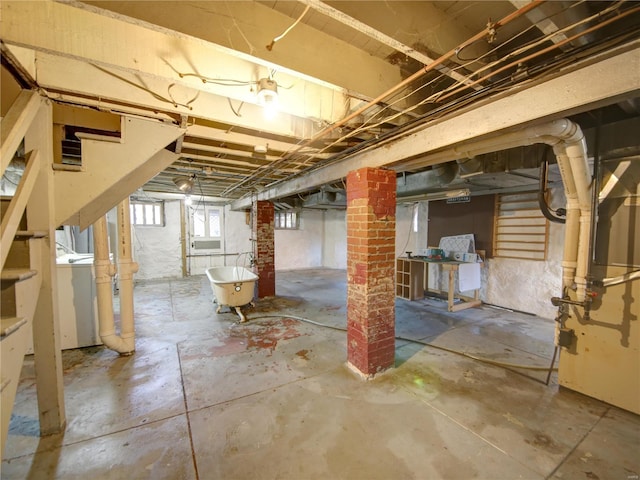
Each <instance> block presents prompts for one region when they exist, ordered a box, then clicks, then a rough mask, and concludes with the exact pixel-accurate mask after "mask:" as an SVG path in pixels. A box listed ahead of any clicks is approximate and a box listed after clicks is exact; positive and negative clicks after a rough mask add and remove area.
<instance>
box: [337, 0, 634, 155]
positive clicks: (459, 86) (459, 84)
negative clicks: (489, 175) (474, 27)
mask: <svg viewBox="0 0 640 480" xmlns="http://www.w3.org/2000/svg"><path fill="white" fill-rule="evenodd" d="M622 3H624V1H623V0H619V1H618V2H616V3H615V4H613V5H611V6H610V7H608V8H605V9H604V10H602V11H601V12H598V13H597V14H594V15H592V16H590V17H587V18H585V19H583V20H580V21H578V22H576V23H574V24H571V25H569V26H567V27H565V28H562V29H560V30H558V31H556V32H552V33H550V34H547V35H543V36H542V37H541V38H539V39H537V40H534V41H530V42H528V43H526V44H525V45H523V46H521V47H519V48H518V49H515V50H513V51H511V52H509V53H507V54H505V55H504V56H503V57H501V58H500V59H499V60H496V61H494V62H491V63H489V64H487V65H485V66H484V67H482V68H480V69H478V70H476V71H475V72H473V73H472V74H470V75H468V76H467V77H465V78H464V79H463V80H461V81H459V82H456V83H454V84H453V85H451V86H450V87H447V88H446V89H443V90H440V91H439V92H437V93H435V94H433V95H431V96H429V97H427V98H426V99H424V100H422V101H421V102H419V103H417V104H415V105H413V106H411V107H409V108H407V109H405V110H403V111H401V112H398V113H397V114H394V115H392V116H390V117H386V118H385V119H383V120H381V121H379V122H378V123H375V124H371V125H370V126H371V127H372V128H375V127H378V126H380V125H382V124H383V123H388V122H390V121H392V120H395V119H396V118H398V117H399V116H401V115H403V114H406V113H407V112H408V111H413V110H415V109H417V108H418V107H420V106H423V105H424V104H426V103H429V102H436V101H438V100H441V99H442V96H443V95H444V94H445V93H448V92H450V91H452V90H455V91H456V92H460V91H461V90H463V89H466V88H469V87H471V86H472V85H473V84H466V83H465V82H467V81H471V79H472V77H473V76H475V75H478V74H479V73H482V72H484V71H486V70H489V69H492V68H493V67H495V66H497V65H499V64H500V63H501V62H503V61H505V60H508V59H509V58H513V57H514V56H517V55H520V54H522V53H524V52H526V51H527V50H530V49H532V48H535V47H537V46H539V45H541V44H542V43H544V42H546V41H548V40H550V39H552V38H553V37H555V36H557V35H559V34H563V33H565V32H567V31H569V30H572V29H574V28H577V27H579V26H580V25H583V24H584V23H587V22H589V21H591V20H593V19H595V18H598V17H601V16H602V15H606V14H607V13H610V12H611V11H614V10H616V9H617V8H618V7H619V6H620V5H621V4H622ZM547 18H549V17H547ZM538 23H539V22H538ZM536 25H537V23H536V24H534V25H532V26H531V27H529V28H527V29H525V30H523V31H521V32H520V33H518V34H516V35H514V36H513V37H512V38H510V39H508V40H507V41H505V42H504V43H502V44H500V45H499V46H497V47H496V48H494V49H492V50H490V51H489V52H487V53H485V54H483V55H481V56H480V57H478V59H482V58H484V57H487V56H489V55H492V54H494V53H496V52H497V51H498V49H499V48H500V49H502V48H504V46H505V45H507V44H508V43H509V42H512V41H514V40H515V39H516V38H518V37H519V36H521V35H524V34H525V33H526V32H528V31H529V30H531V29H533V28H537V27H536ZM584 34H585V33H584V32H581V33H580V34H579V35H580V36H582V35H584ZM575 38H576V37H574V39H575ZM564 43H567V40H565V41H564ZM564 43H563V44H564ZM556 48H557V43H556ZM475 60H477V59H475ZM475 60H474V61H471V62H469V63H467V64H466V65H462V66H460V67H457V68H454V69H452V70H454V71H455V70H458V69H461V68H463V67H466V66H467V65H469V64H470V63H473V62H475ZM519 61H522V60H519ZM512 66H513V64H510V65H509V68H510V67H512ZM495 74H496V71H491V75H490V76H493V75H495ZM488 78H489V76H485V77H483V78H482V79H480V80H477V81H476V82H475V83H474V84H477V83H480V82H481V81H484V80H486V79H488ZM435 80H436V79H434V80H433V81H431V82H428V83H427V84H424V85H422V86H421V87H419V88H417V89H415V90H413V91H411V92H409V93H407V94H406V95H404V96H403V97H401V98H400V99H398V100H397V102H400V101H402V100H405V99H406V98H408V97H409V96H410V95H413V94H415V93H417V92H418V91H419V90H421V89H422V88H424V87H426V86H427V85H430V84H431V83H433V82H434V81H435ZM390 105H392V104H390ZM385 108H386V107H385ZM383 110H384V109H383ZM379 113H380V112H376V114H374V115H372V116H371V117H370V118H368V119H367V120H366V121H365V124H363V125H361V126H360V127H359V128H358V129H355V130H354V131H353V132H350V135H357V134H359V133H361V132H362V131H364V130H365V128H364V127H365V126H366V124H367V123H368V122H371V120H372V119H373V118H375V117H376V116H377V115H378V114H379ZM346 138H348V136H343V137H341V138H339V139H338V140H336V141H335V142H334V144H335V143H337V142H340V141H344V140H346ZM330 146H333V144H331V145H330Z"/></svg>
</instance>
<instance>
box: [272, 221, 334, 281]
mask: <svg viewBox="0 0 640 480" xmlns="http://www.w3.org/2000/svg"><path fill="white" fill-rule="evenodd" d="M324 241H325V231H324V222H323V211H322V210H310V209H307V210H302V212H301V213H300V228H299V229H298V230H276V232H275V263H276V265H275V267H276V270H296V269H302V268H319V267H322V266H323V263H322V252H323V242H324ZM345 243H346V235H345Z"/></svg>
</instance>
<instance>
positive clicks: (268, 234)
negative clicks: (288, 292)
mask: <svg viewBox="0 0 640 480" xmlns="http://www.w3.org/2000/svg"><path fill="white" fill-rule="evenodd" d="M274 213H275V212H274V208H273V203H271V202H265V201H257V202H254V203H253V206H252V215H251V217H252V224H251V232H252V236H253V238H254V239H255V242H253V256H254V260H255V265H254V271H255V273H256V274H257V275H258V276H259V277H260V278H259V279H258V298H263V297H270V296H273V295H275V294H276V271H275V248H274V231H275V230H274Z"/></svg>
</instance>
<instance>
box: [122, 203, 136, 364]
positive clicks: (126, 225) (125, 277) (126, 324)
mask: <svg viewBox="0 0 640 480" xmlns="http://www.w3.org/2000/svg"><path fill="white" fill-rule="evenodd" d="M137 271H138V264H137V263H136V262H134V261H133V258H132V256H131V221H130V214H129V198H128V197H127V198H125V199H124V200H123V201H122V202H120V204H119V205H118V280H119V285H120V336H121V337H122V341H123V342H124V344H125V345H127V346H128V348H129V349H130V350H129V352H127V353H132V352H133V351H134V350H135V342H134V339H135V338H134V337H135V328H134V322H133V274H134V273H136V272H137ZM121 353H125V352H121Z"/></svg>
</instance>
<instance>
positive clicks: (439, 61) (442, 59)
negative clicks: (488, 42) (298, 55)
mask: <svg viewBox="0 0 640 480" xmlns="http://www.w3.org/2000/svg"><path fill="white" fill-rule="evenodd" d="M541 3H542V0H533V1H532V2H530V3H528V4H526V5H525V6H523V7H521V8H519V9H518V10H516V11H515V12H513V13H511V14H509V15H507V16H506V17H504V18H503V19H501V20H499V21H498V22H496V23H495V24H493V27H492V28H494V29H495V28H497V27H500V26H504V25H506V24H508V23H510V22H511V21H513V20H515V19H516V18H518V17H520V16H522V15H524V14H526V13H527V12H529V11H531V10H533V9H534V8H536V7H537V6H538V5H539V4H541ZM487 30H488V29H486V28H485V29H483V30H482V31H481V32H479V33H477V34H476V35H474V36H473V37H471V38H470V39H469V40H467V41H466V42H464V43H463V45H464V44H466V43H469V42H474V41H475V40H476V39H477V38H482V37H483V36H484V35H485V34H486V33H487ZM454 54H455V50H451V51H449V52H447V53H445V54H444V55H442V56H440V57H439V58H438V59H436V60H434V61H433V62H432V63H430V64H429V65H426V66H424V67H422V68H421V69H419V70H418V71H417V72H415V73H414V74H413V75H410V76H409V77H407V78H405V79H404V80H402V81H401V82H400V83H398V84H396V85H395V86H393V87H391V88H390V89H388V90H387V91H385V92H383V93H381V94H380V95H378V97H376V98H374V99H372V100H370V101H369V102H367V104H366V105H364V106H363V107H360V108H358V109H356V110H355V111H354V112H351V113H350V114H349V115H347V116H346V117H345V118H343V119H342V120H340V121H338V122H335V123H333V124H331V125H329V126H328V127H326V128H324V129H323V130H321V131H320V132H318V133H316V134H315V135H313V136H312V137H311V138H308V139H305V140H304V141H303V143H301V144H299V145H298V147H297V148H296V149H295V150H293V152H291V154H295V153H297V152H299V151H300V150H301V149H302V148H303V147H304V146H305V145H309V144H311V143H313V142H314V141H316V140H318V139H320V138H323V137H325V136H326V135H327V134H328V133H330V132H332V131H333V130H335V129H337V128H339V127H341V126H343V125H345V124H346V123H347V122H348V121H350V120H352V119H354V118H356V117H357V116H358V115H361V114H362V113H363V112H365V111H366V110H368V109H369V108H371V107H372V106H373V105H376V104H377V103H378V102H380V101H382V100H384V99H385V98H387V97H389V96H390V95H392V94H393V93H395V92H397V91H398V90H401V89H404V88H405V87H406V86H407V85H409V84H411V83H412V82H414V81H415V80H417V79H418V78H420V77H422V76H423V75H424V74H426V73H428V72H430V71H432V70H434V69H435V68H436V67H438V66H440V65H441V64H443V63H444V62H445V61H446V60H448V59H449V58H451V57H452V56H453V55H454ZM301 142H302V141H301ZM277 163H278V161H276V162H273V164H277ZM273 164H272V165H273ZM261 173H262V172H261ZM257 175H258V173H256V172H254V173H253V174H251V175H248V176H247V177H246V178H245V179H244V180H243V181H241V182H238V183H236V184H235V185H232V186H230V187H228V188H226V189H225V190H224V191H223V192H222V195H229V194H230V193H231V192H233V191H235V190H236V189H238V188H240V187H241V186H243V185H245V184H246V183H247V182H249V181H251V180H253V179H254V178H255V177H256V176H257Z"/></svg>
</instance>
